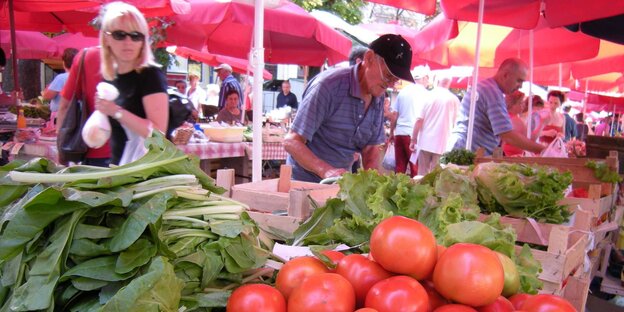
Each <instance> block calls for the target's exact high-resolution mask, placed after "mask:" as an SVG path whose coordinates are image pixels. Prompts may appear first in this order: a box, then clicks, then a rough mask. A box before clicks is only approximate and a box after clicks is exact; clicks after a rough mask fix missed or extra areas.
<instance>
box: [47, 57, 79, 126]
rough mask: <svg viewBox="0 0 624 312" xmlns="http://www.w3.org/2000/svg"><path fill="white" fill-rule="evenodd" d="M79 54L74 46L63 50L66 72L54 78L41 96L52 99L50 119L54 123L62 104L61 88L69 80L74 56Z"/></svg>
mask: <svg viewBox="0 0 624 312" xmlns="http://www.w3.org/2000/svg"><path fill="white" fill-rule="evenodd" d="M76 54H78V50H77V49H74V48H67V49H65V50H64V51H63V56H62V60H63V69H65V72H63V73H60V74H58V75H56V77H54V79H52V82H51V83H50V85H49V86H48V87H47V88H46V89H45V90H43V92H41V96H42V97H43V99H44V100H49V101H50V112H51V114H50V121H51V122H52V124H53V123H55V122H56V120H55V119H56V115H57V112H58V110H59V106H60V105H61V93H60V92H61V90H63V87H64V86H65V83H66V82H67V77H68V76H69V70H70V69H71V67H72V63H73V62H74V57H75V56H76Z"/></svg>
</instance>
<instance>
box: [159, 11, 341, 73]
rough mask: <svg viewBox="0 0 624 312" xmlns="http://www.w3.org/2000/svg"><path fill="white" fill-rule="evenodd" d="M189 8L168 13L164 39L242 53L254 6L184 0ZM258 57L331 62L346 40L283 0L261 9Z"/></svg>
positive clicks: (337, 57)
mask: <svg viewBox="0 0 624 312" xmlns="http://www.w3.org/2000/svg"><path fill="white" fill-rule="evenodd" d="M190 2H191V13H189V14H186V15H177V16H174V17H172V20H173V22H174V25H173V26H171V27H170V28H168V29H167V36H168V41H169V42H171V43H172V44H176V45H178V46H185V47H189V48H192V49H195V50H202V49H203V48H204V47H205V48H206V49H207V50H208V51H210V52H211V53H216V54H221V55H228V56H233V57H238V58H248V55H249V51H250V50H251V46H252V36H253V31H254V7H253V6H251V5H248V4H244V3H239V2H235V1H221V0H220V1H217V0H190ZM263 37H264V40H263V42H264V56H265V58H264V60H265V61H266V62H267V63H274V64H299V65H312V66H320V65H322V64H323V63H324V62H325V60H326V59H327V60H328V62H329V64H331V65H333V64H336V63H338V62H341V61H344V60H346V59H347V58H348V55H349V52H350V50H351V41H350V40H349V39H348V38H346V37H345V36H343V35H341V34H340V33H339V32H337V31H336V30H334V29H332V28H330V27H329V26H327V25H325V24H323V23H321V22H319V21H318V20H317V19H315V18H314V17H313V16H312V15H310V14H309V13H308V12H306V11H305V10H304V9H302V8H300V7H299V6H297V5H295V4H293V3H291V2H288V1H284V2H283V3H282V4H280V5H278V6H277V7H275V8H265V10H264V36H263Z"/></svg>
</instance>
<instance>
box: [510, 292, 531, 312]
mask: <svg viewBox="0 0 624 312" xmlns="http://www.w3.org/2000/svg"><path fill="white" fill-rule="evenodd" d="M531 297H533V295H529V294H515V295H513V296H511V297H509V301H510V302H511V304H513V306H514V308H515V309H516V310H520V308H522V304H524V301H526V300H527V299H529V298H531Z"/></svg>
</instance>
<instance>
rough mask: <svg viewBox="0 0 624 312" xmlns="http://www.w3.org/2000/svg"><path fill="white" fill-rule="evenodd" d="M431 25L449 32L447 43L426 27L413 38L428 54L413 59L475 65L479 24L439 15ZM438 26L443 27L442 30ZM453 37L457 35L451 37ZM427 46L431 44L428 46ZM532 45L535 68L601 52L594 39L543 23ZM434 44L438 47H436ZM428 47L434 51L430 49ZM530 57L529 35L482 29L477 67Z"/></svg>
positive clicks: (502, 28)
mask: <svg viewBox="0 0 624 312" xmlns="http://www.w3.org/2000/svg"><path fill="white" fill-rule="evenodd" d="M434 22H435V24H434V23H432V27H439V28H442V29H450V30H449V31H448V34H449V36H450V38H448V39H449V40H448V41H446V42H443V43H440V41H441V39H442V38H440V37H439V36H431V33H435V32H428V28H429V27H430V25H427V26H425V27H424V28H423V31H422V32H421V33H419V34H417V35H416V37H415V39H414V42H415V43H416V44H417V45H420V46H425V47H428V48H430V50H428V51H424V52H419V53H418V52H417V55H416V56H417V57H419V58H421V59H425V60H429V61H432V62H436V63H439V64H442V65H445V66H450V65H463V66H470V65H474V62H475V52H476V51H475V41H476V37H477V28H478V24H477V23H472V22H461V21H456V20H450V19H446V18H445V17H444V16H441V15H440V16H438V17H436V18H435V19H434ZM440 25H445V27H441V26H440ZM454 29H457V31H454ZM455 34H457V35H456V36H455V37H452V36H453V35H455ZM428 42H432V43H433V44H427V43H428ZM533 42H534V47H535V48H534V65H535V66H540V65H548V64H556V63H563V62H571V61H577V60H583V59H589V58H592V57H595V56H596V55H597V54H598V51H599V48H600V40H598V39H597V38H593V37H590V36H587V35H585V34H582V33H574V32H570V31H568V30H566V29H563V28H556V29H552V28H549V27H548V26H547V25H546V23H545V20H543V19H541V20H540V23H539V24H538V26H537V27H536V28H535V29H534V30H533ZM435 43H438V45H437V46H435ZM431 46H434V47H433V48H431ZM422 49H424V48H418V50H422ZM529 53H530V31H528V30H521V29H513V28H510V27H505V26H497V25H488V24H484V25H482V42H481V51H480V54H479V66H481V67H498V65H500V63H501V62H502V61H503V60H505V59H507V58H510V57H517V58H520V59H523V60H525V61H526V62H527V63H529Z"/></svg>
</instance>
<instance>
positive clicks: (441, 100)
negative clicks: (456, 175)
mask: <svg viewBox="0 0 624 312" xmlns="http://www.w3.org/2000/svg"><path fill="white" fill-rule="evenodd" d="M450 86H451V77H444V76H440V77H438V79H437V87H435V88H434V89H433V90H432V91H429V92H431V93H430V94H429V100H428V101H425V102H424V105H423V106H422V108H420V109H419V110H417V114H416V122H415V124H414V130H413V133H412V135H411V143H410V150H411V151H414V152H415V153H416V155H417V156H416V157H417V159H418V175H421V176H424V175H426V174H428V173H429V172H431V171H432V170H433V169H434V168H435V167H436V166H437V165H438V164H439V163H440V158H441V157H442V154H444V152H445V151H446V142H447V141H448V139H449V138H450V137H451V130H452V129H453V125H454V124H455V118H456V117H457V110H458V109H459V99H458V98H457V96H456V95H455V94H453V93H452V92H451V91H449V89H448V88H449V87H450Z"/></svg>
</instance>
